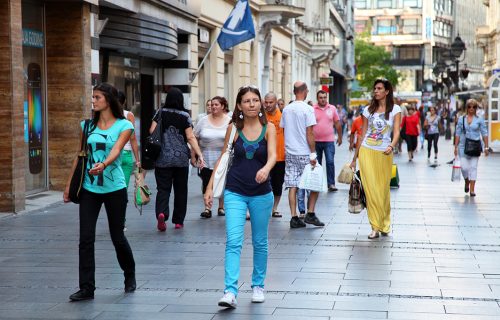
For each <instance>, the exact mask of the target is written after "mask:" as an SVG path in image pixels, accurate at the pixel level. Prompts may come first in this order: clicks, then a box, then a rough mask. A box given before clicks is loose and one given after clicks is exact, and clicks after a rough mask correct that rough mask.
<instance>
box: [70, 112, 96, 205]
mask: <svg viewBox="0 0 500 320" xmlns="http://www.w3.org/2000/svg"><path fill="white" fill-rule="evenodd" d="M90 122H91V120H89V119H87V120H85V124H84V126H83V134H82V141H81V143H80V153H78V157H77V163H76V167H75V171H73V176H72V177H71V182H70V184H69V194H68V196H69V200H71V202H73V203H80V192H81V191H82V186H83V181H84V180H85V173H86V171H87V159H88V157H87V138H88V134H89V126H90Z"/></svg>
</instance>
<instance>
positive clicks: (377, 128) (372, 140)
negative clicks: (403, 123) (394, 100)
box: [362, 104, 401, 151]
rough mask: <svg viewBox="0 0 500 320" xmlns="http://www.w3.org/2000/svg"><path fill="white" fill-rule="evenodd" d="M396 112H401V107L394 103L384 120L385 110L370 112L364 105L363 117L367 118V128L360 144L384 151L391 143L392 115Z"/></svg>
mask: <svg viewBox="0 0 500 320" xmlns="http://www.w3.org/2000/svg"><path fill="white" fill-rule="evenodd" d="M398 113H401V108H400V107H399V106H398V105H397V104H395V105H394V107H393V108H392V111H391V113H390V114H389V120H386V119H385V112H380V113H378V112H375V113H373V114H370V112H369V111H368V106H366V107H365V108H364V111H363V117H365V118H367V119H368V129H367V130H366V134H365V137H364V139H363V143H362V146H364V147H367V148H370V149H373V150H378V151H385V149H387V147H388V146H389V144H390V143H391V133H392V127H393V125H394V117H395V116H396V114H398Z"/></svg>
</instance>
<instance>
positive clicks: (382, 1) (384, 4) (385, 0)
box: [377, 0, 392, 8]
mask: <svg viewBox="0 0 500 320" xmlns="http://www.w3.org/2000/svg"><path fill="white" fill-rule="evenodd" d="M391 7H392V0H378V1H377V8H391Z"/></svg>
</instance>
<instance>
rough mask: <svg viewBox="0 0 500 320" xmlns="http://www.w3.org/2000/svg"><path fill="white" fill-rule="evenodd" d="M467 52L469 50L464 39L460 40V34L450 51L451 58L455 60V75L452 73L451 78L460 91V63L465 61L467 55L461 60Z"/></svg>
mask: <svg viewBox="0 0 500 320" xmlns="http://www.w3.org/2000/svg"><path fill="white" fill-rule="evenodd" d="M465 50H467V48H466V47H465V43H464V42H463V41H462V38H460V34H458V35H457V36H456V37H455V40H453V43H452V44H451V49H450V56H451V58H453V60H454V62H455V71H454V72H453V73H451V74H450V75H451V77H452V79H453V81H454V82H455V87H456V88H457V90H458V79H459V74H460V70H459V66H458V65H459V63H460V61H463V60H464V59H465V54H464V57H463V59H462V60H460V56H462V53H464V52H465Z"/></svg>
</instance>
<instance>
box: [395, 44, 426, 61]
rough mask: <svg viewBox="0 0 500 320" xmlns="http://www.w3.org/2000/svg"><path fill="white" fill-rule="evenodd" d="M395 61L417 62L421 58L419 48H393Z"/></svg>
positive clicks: (420, 49)
mask: <svg viewBox="0 0 500 320" xmlns="http://www.w3.org/2000/svg"><path fill="white" fill-rule="evenodd" d="M394 49H395V50H394V53H395V57H394V58H395V59H399V60H417V59H421V57H422V47H421V46H403V47H395V48H394Z"/></svg>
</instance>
